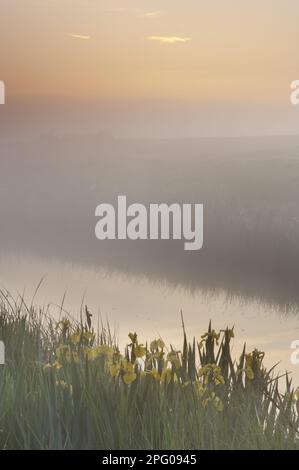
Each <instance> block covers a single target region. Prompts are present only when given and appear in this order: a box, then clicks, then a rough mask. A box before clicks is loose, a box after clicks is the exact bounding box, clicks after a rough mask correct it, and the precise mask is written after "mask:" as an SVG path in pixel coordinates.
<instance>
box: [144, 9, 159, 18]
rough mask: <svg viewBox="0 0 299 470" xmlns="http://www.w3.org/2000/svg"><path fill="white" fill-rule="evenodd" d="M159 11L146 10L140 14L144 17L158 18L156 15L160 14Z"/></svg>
mask: <svg viewBox="0 0 299 470" xmlns="http://www.w3.org/2000/svg"><path fill="white" fill-rule="evenodd" d="M161 13H162V12H161V11H160V10H157V11H147V12H145V13H142V16H143V17H144V18H158V16H161Z"/></svg>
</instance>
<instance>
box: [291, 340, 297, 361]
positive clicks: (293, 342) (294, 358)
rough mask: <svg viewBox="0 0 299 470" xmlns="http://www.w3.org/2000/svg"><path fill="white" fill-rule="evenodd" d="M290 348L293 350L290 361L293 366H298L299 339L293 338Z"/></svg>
mask: <svg viewBox="0 0 299 470" xmlns="http://www.w3.org/2000/svg"><path fill="white" fill-rule="evenodd" d="M291 349H293V352H292V353H291V357H290V361H291V364H292V365H293V366H298V364H299V339H295V340H294V341H292V342H291Z"/></svg>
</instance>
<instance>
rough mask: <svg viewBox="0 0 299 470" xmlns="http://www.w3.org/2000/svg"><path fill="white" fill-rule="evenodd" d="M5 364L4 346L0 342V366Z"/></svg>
mask: <svg viewBox="0 0 299 470" xmlns="http://www.w3.org/2000/svg"><path fill="white" fill-rule="evenodd" d="M3 364H5V346H4V343H3V341H0V366H1V365H3Z"/></svg>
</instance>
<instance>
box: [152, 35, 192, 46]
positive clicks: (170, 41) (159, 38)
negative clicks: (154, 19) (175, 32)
mask: <svg viewBox="0 0 299 470" xmlns="http://www.w3.org/2000/svg"><path fill="white" fill-rule="evenodd" d="M147 39H148V40H149V41H157V42H162V43H165V44H176V43H178V42H188V41H191V38H186V37H184V38H182V37H180V36H148V37H147Z"/></svg>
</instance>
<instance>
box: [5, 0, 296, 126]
mask: <svg viewBox="0 0 299 470" xmlns="http://www.w3.org/2000/svg"><path fill="white" fill-rule="evenodd" d="M0 9H1V15H0V48H1V64H0V67H1V68H0V79H1V80H4V81H5V83H6V90H7V96H8V98H9V99H10V101H11V102H15V101H17V100H19V101H20V100H24V99H25V100H26V99H27V100H30V103H31V104H32V106H34V104H36V103H41V102H47V101H53V100H59V101H60V103H61V102H63V103H68V104H70V103H71V104H73V103H87V104H88V103H92V104H93V105H94V104H95V103H106V104H107V103H108V104H109V103H112V102H113V103H114V104H115V103H117V104H118V105H119V106H122V107H123V106H127V109H128V110H132V109H133V108H134V106H135V107H138V106H139V111H140V106H141V108H143V110H144V112H146V105H143V104H142V103H148V102H150V103H157V108H156V109H159V112H158V114H159V113H160V112H163V109H164V110H165V109H168V112H169V109H170V108H169V106H170V104H171V105H173V103H176V104H177V107H176V111H175V113H176V115H177V117H178V119H179V116H180V115H181V114H182V113H186V112H187V114H188V113H189V114H190V112H191V113H192V112H193V111H190V109H191V110H192V109H193V107H194V104H197V103H198V104H200V105H201V106H202V109H206V107H207V106H212V108H213V109H215V105H217V106H218V105H219V110H220V115H221V114H225V113H226V110H229V114H230V116H231V120H233V119H235V118H233V117H232V112H231V110H232V109H234V110H236V109H237V110H238V113H239V109H240V106H243V107H244V108H243V115H244V116H245V115H246V114H247V115H248V107H249V108H250V113H249V114H250V116H251V115H252V118H251V122H252V123H253V122H254V120H255V117H254V116H256V114H259V113H260V112H261V113H264V114H265V116H264V118H263V119H264V120H267V119H268V116H271V115H272V116H273V107H274V108H275V109H276V110H277V112H278V113H279V112H282V113H284V112H287V113H290V112H291V110H290V109H288V108H290V106H289V94H290V83H291V81H293V80H295V79H298V76H299V70H298V68H299V67H298V66H299V63H298V62H299V55H298V53H297V52H298V44H297V42H298V41H297V39H298V18H299V3H298V2H297V1H296V0H286V1H284V2H283V3H282V2H281V0H259V1H258V0H250V1H248V0H243V1H242V2H240V1H239V0H209V1H203V0H185V1H182V0H117V1H115V0H26V2H25V1H24V0H1V7H0ZM140 103H141V104H140ZM132 106H133V108H132ZM212 108H209V111H208V113H210V112H213V110H212V111H211V109H212ZM252 108H254V109H253V110H252ZM204 112H206V111H204ZM298 113H299V108H298V112H297V116H298V117H299V115H298ZM166 114H167V113H166ZM293 114H294V113H293ZM233 115H234V116H236V114H235V111H234V112H233ZM279 119H280V120H281V117H279ZM199 120H200V119H199ZM137 121H138V119H137ZM137 121H136V122H137ZM290 121H292V123H293V124H292V125H291V126H290V130H291V131H292V132H294V129H295V130H296V125H295V122H294V120H293V116H291V117H290V116H289V115H288V117H287V120H286V121H284V123H283V124H282V125H279V126H278V128H279V129H280V130H281V131H284V130H285V129H288V125H289V122H290ZM152 122H153V121H152ZM223 125H224V123H222V121H221V123H220V127H219V129H218V128H217V129H218V130H217V132H218V133H221V126H223ZM193 127H194V121H193ZM243 127H244V126H243ZM276 128H277V122H276V124H275V122H274V121H273V129H274V130H273V132H274V131H275V129H276ZM195 129H196V126H195ZM248 131H250V129H248ZM268 131H271V127H269V129H268ZM268 131H267V132H266V130H265V132H266V133H269V132H268ZM192 132H193V131H192ZM194 132H195V133H196V130H194ZM194 132H193V133H194ZM215 132H216V131H215ZM275 132H276V131H275Z"/></svg>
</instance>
